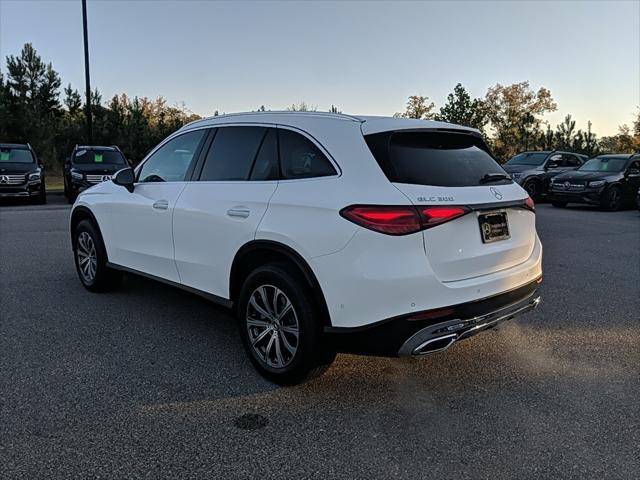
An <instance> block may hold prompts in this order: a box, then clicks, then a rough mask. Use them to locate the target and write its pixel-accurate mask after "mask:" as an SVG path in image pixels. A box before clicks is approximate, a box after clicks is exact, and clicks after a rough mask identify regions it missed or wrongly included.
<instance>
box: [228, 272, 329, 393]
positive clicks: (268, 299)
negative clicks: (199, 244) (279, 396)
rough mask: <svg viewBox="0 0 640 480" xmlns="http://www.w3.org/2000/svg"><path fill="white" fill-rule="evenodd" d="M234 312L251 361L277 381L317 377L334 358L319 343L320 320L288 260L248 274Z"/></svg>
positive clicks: (308, 295) (288, 383)
mask: <svg viewBox="0 0 640 480" xmlns="http://www.w3.org/2000/svg"><path fill="white" fill-rule="evenodd" d="M303 285H305V288H303ZM237 315H238V320H239V326H240V335H241V337H242V341H243V343H244V346H245V349H246V351H247V354H248V355H249V359H250V360H251V363H253V365H254V366H255V368H256V369H257V370H258V371H259V372H260V373H261V374H262V375H263V376H264V377H266V378H267V379H269V380H271V381H273V382H275V383H277V384H280V385H294V384H298V383H302V382H304V381H307V380H310V379H311V378H314V377H317V376H319V375H321V374H322V373H324V371H325V370H326V369H327V368H328V367H329V366H330V365H331V363H332V362H333V360H334V359H335V353H333V352H331V351H327V350H325V349H323V346H322V342H321V339H322V322H321V319H320V318H319V315H318V309H317V308H316V307H315V305H314V301H313V297H312V296H311V294H310V292H309V289H308V288H306V284H305V283H304V280H302V279H301V278H299V276H298V275H296V274H295V273H294V272H293V271H292V270H291V269H289V268H287V266H286V265H282V264H270V265H265V266H263V267H259V268H258V269H256V270H254V271H253V272H252V273H251V274H250V275H249V276H248V278H247V279H246V281H245V282H244V285H243V286H242V289H241V291H240V297H239V301H238V308H237Z"/></svg>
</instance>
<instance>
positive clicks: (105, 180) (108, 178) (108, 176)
mask: <svg viewBox="0 0 640 480" xmlns="http://www.w3.org/2000/svg"><path fill="white" fill-rule="evenodd" d="M109 180H111V175H103V176H102V181H103V182H108V181H109Z"/></svg>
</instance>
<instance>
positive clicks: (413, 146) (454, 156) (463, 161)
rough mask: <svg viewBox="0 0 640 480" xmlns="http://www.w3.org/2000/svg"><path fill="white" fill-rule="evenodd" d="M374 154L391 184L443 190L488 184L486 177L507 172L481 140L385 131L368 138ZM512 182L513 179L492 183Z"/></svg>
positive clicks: (428, 133)
mask: <svg viewBox="0 0 640 480" xmlns="http://www.w3.org/2000/svg"><path fill="white" fill-rule="evenodd" d="M365 140H366V142H367V145H368V146H369V149H370V150H371V153H373V156H374V157H375V159H376V160H377V162H378V164H379V165H380V168H382V171H383V172H384V173H385V175H386V176H387V178H388V179H389V180H390V181H392V182H397V183H410V184H417V185H433V186H441V187H468V186H474V185H486V183H483V182H482V178H483V177H484V176H485V175H492V174H498V175H500V174H502V175H505V177H506V173H505V171H504V170H503V169H502V167H500V165H498V163H497V162H496V161H495V160H494V159H493V157H491V155H490V154H489V153H488V151H487V147H486V145H485V144H484V142H483V141H482V139H481V138H479V137H475V136H472V135H469V134H459V133H442V132H384V133H377V134H374V135H367V136H365ZM501 183H502V184H505V183H511V179H510V178H505V179H504V180H499V181H494V182H492V184H494V185H495V184H501Z"/></svg>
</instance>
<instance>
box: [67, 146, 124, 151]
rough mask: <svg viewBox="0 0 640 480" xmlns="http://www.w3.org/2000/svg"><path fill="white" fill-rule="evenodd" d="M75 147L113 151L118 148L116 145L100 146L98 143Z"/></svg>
mask: <svg viewBox="0 0 640 480" xmlns="http://www.w3.org/2000/svg"><path fill="white" fill-rule="evenodd" d="M77 148H78V150H111V151H114V152H115V151H117V150H118V149H117V148H116V147H102V146H100V145H78V146H77Z"/></svg>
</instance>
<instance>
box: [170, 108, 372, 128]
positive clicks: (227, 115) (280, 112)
mask: <svg viewBox="0 0 640 480" xmlns="http://www.w3.org/2000/svg"><path fill="white" fill-rule="evenodd" d="M253 115H309V116H319V117H334V118H343V119H349V120H351V121H353V122H358V123H364V121H365V120H363V119H361V118H359V117H356V116H354V115H348V114H346V113H335V112H317V111H312V112H310V111H302V112H301V111H291V110H266V111H264V112H263V111H258V112H237V113H225V114H223V115H212V116H209V117H205V118H200V119H198V120H194V121H193V122H189V123H187V124H185V125H183V126H182V128H184V127H187V126H189V125H196V124H198V123H201V122H204V121H206V120H214V119H218V118H230V117H242V116H253Z"/></svg>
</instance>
